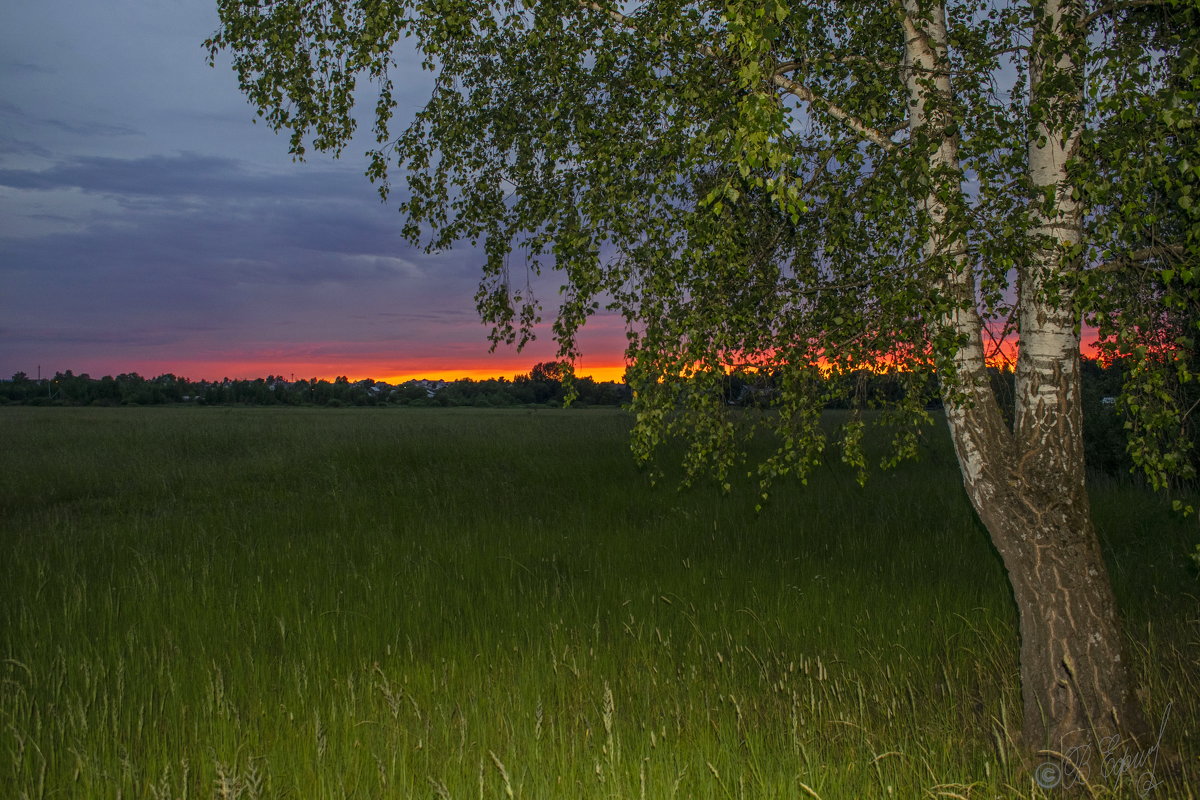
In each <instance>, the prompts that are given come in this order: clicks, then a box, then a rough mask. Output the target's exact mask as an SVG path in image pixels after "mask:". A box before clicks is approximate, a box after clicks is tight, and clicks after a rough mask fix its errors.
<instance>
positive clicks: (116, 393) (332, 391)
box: [0, 359, 1194, 476]
mask: <svg viewBox="0 0 1200 800" xmlns="http://www.w3.org/2000/svg"><path fill="white" fill-rule="evenodd" d="M565 377H566V375H565V372H564V370H563V368H562V367H560V366H559V365H558V364H555V363H553V362H543V363H539V364H536V365H535V366H534V367H533V368H532V369H531V370H530V372H529V373H526V374H524V375H516V376H514V377H512V378H502V377H501V378H491V379H486V380H473V379H470V378H462V379H459V380H454V381H446V380H440V379H420V380H409V381H404V382H402V383H397V384H390V383H387V382H385V381H376V380H372V379H370V378H366V379H363V380H358V381H351V380H349V379H348V378H346V377H339V378H336V379H334V380H333V381H328V380H318V379H316V378H310V379H301V380H289V379H287V378H284V377H283V376H277V375H268V376H267V377H265V378H256V379H239V380H231V379H229V378H224V379H222V380H219V381H207V380H199V381H192V380H189V379H187V378H182V377H178V376H176V375H173V374H171V373H167V374H163V375H159V376H156V377H153V378H147V377H143V376H141V375H138V374H137V373H133V372H131V373H122V374H120V375H117V376H116V377H115V378H114V377H112V376H109V375H105V376H104V377H102V378H93V377H91V376H90V375H88V374H86V373H84V374H78V375H77V374H74V373H73V372H72V371H71V370H67V371H65V372H59V373H56V374H55V376H54V377H53V378H42V379H35V378H30V377H28V376H27V375H26V374H25V373H23V372H18V373H16V374H15V375H13V376H12V377H11V378H10V379H8V380H0V405H33V406H89V405H90V406H146V405H169V404H195V405H245V406H310V407H311V406H318V407H331V408H344V407H353V406H357V407H366V406H375V407H391V406H414V407H422V406H424V407H462V406H469V407H476V408H505V407H525V408H531V407H549V408H561V407H562V405H563V401H564V398H565V397H566V395H567V393H568V391H569V389H568V386H567V384H566V382H565V381H564V378H565ZM1125 378H1126V375H1125V369H1124V367H1123V365H1122V363H1121V362H1119V361H1117V362H1112V363H1109V364H1107V365H1106V364H1104V363H1102V362H1100V361H1097V360H1093V359H1084V360H1083V392H1084V404H1085V420H1086V431H1085V434H1086V448H1087V462H1088V466H1089V468H1090V469H1091V470H1092V471H1093V472H1095V473H1103V474H1107V475H1112V476H1119V475H1128V474H1129V473H1130V471H1131V468H1132V466H1133V463H1132V461H1131V459H1130V457H1129V455H1128V453H1127V452H1126V444H1127V437H1126V433H1125V423H1124V420H1123V418H1122V416H1121V415H1120V413H1119V412H1118V410H1117V405H1116V401H1115V398H1116V397H1117V395H1119V393H1120V389H1121V385H1122V382H1123V381H1124V380H1125ZM992 379H993V382H994V383H995V386H996V389H997V395H998V396H999V397H1000V398H1001V399H1002V400H1007V401H1008V402H1007V403H1006V405H1011V400H1012V397H1013V389H1012V372H1011V371H1005V370H1000V369H993V370H992ZM840 380H841V382H842V383H843V384H844V385H843V387H842V389H841V391H839V392H838V393H837V395H836V396H835V399H833V400H832V401H831V402H830V403H829V408H831V409H848V408H863V407H866V408H871V407H876V408H878V407H886V406H888V405H891V404H894V403H895V402H897V401H899V400H900V399H901V395H900V394H899V393H900V392H902V391H903V389H902V387H901V385H900V383H899V382H898V381H896V380H895V378H894V376H890V375H887V374H876V373H873V372H870V371H868V370H862V371H860V372H857V373H851V374H848V375H844V376H842V377H841V378H840ZM572 382H573V384H574V390H575V393H576V397H575V399H574V400H573V401H572V402H571V405H572V406H579V407H590V406H620V405H624V404H625V403H627V402H628V401H629V400H630V390H629V387H628V386H627V385H626V384H624V383H618V382H615V381H595V380H593V379H591V378H587V377H575V378H573V381H572ZM928 388H929V395H930V405H931V407H936V406H937V405H939V401H938V400H937V399H936V397H937V393H936V390H935V389H936V387H935V386H933V385H932V383H931V385H930V386H929V387H928ZM774 394H775V391H774V386H773V382H772V380H771V379H770V378H769V377H765V378H761V377H754V376H749V375H738V374H734V375H731V376H729V378H728V379H727V380H726V382H725V400H726V402H727V403H728V404H729V405H731V406H744V407H769V406H770V405H771V404H772V401H773V399H774ZM1190 438H1192V439H1194V432H1193V433H1192V435H1191V437H1190Z"/></svg>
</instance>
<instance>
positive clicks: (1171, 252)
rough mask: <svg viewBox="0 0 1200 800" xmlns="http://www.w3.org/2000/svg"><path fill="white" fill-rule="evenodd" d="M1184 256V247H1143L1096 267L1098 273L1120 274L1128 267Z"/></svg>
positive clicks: (1168, 245) (1166, 245)
mask: <svg viewBox="0 0 1200 800" xmlns="http://www.w3.org/2000/svg"><path fill="white" fill-rule="evenodd" d="M1182 256H1183V246H1182V245H1178V244H1159V245H1154V246H1153V247H1143V248H1142V249H1141V250H1134V251H1133V252H1132V253H1130V254H1129V255H1127V256H1122V257H1120V258H1114V259H1113V260H1112V261H1105V262H1103V263H1101V264H1097V265H1096V266H1095V267H1094V271H1096V272H1118V271H1119V270H1122V269H1125V268H1126V267H1134V266H1138V265H1139V264H1145V263H1146V262H1147V261H1152V260H1154V259H1156V258H1163V259H1178V258H1180V257H1182Z"/></svg>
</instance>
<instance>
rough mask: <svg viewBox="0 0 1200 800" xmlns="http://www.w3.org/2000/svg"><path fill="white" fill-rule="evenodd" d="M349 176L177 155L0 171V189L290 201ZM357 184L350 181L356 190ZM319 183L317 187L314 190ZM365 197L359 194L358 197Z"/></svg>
mask: <svg viewBox="0 0 1200 800" xmlns="http://www.w3.org/2000/svg"><path fill="white" fill-rule="evenodd" d="M349 177H350V176H347V175H345V174H344V173H342V172H329V173H326V174H324V175H320V177H318V178H316V179H315V180H314V178H313V173H309V174H308V175H305V174H304V173H303V170H302V168H299V167H298V168H297V170H296V171H295V172H293V173H292V174H289V175H287V176H278V175H267V174H255V173H254V172H253V171H252V170H251V168H250V167H249V166H248V165H246V164H243V163H242V162H239V161H237V160H236V159H232V158H225V157H222V156H214V155H203V154H199V153H180V154H178V155H173V156H163V155H153V156H145V157H142V158H109V157H99V156H79V157H75V158H68V159H64V160H62V161H60V163H58V164H56V165H54V166H52V167H49V168H47V169H41V170H31V169H4V170H0V186H8V187H10V188H14V189H36V190H43V191H47V190H55V189H80V190H82V191H85V192H94V193H99V194H113V195H129V196H134V197H136V196H141V195H148V196H156V197H184V196H200V197H210V198H225V199H230V200H233V199H237V200H247V199H250V198H255V197H259V198H261V197H270V196H277V197H285V196H286V197H294V196H295V195H296V192H297V191H304V190H305V189H308V190H310V191H313V192H319V191H325V192H327V191H329V190H331V189H334V190H336V191H338V192H339V193H342V192H345V191H347V190H348V189H349V188H350V180H349ZM363 183H365V181H363V180H357V181H355V184H356V185H357V186H358V189H360V190H361V189H362V184H363ZM318 184H319V185H318ZM363 194H365V193H363Z"/></svg>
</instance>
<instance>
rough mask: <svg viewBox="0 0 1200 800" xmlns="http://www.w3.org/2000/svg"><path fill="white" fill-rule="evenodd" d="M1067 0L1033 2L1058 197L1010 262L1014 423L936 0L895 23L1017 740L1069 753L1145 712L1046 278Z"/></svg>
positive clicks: (1074, 221) (1071, 237)
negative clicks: (1009, 600) (920, 149)
mask: <svg viewBox="0 0 1200 800" xmlns="http://www.w3.org/2000/svg"><path fill="white" fill-rule="evenodd" d="M1064 5H1068V6H1074V5H1075V4H1072V3H1071V2H1070V0H1048V1H1047V2H1045V3H1044V4H1043V7H1042V9H1041V13H1042V19H1041V20H1040V23H1039V27H1038V31H1037V34H1036V36H1035V40H1034V46H1033V48H1032V50H1031V65H1030V66H1031V74H1032V81H1033V87H1032V88H1033V90H1034V91H1033V98H1034V102H1035V103H1036V102H1038V101H1039V100H1053V101H1054V103H1053V105H1052V108H1053V110H1052V112H1051V113H1047V114H1046V115H1045V120H1044V121H1043V123H1042V125H1041V126H1040V129H1039V130H1038V131H1037V134H1036V135H1035V136H1034V139H1033V141H1031V142H1030V143H1029V173H1030V178H1031V180H1032V182H1033V185H1034V187H1035V190H1046V191H1048V192H1050V196H1052V197H1053V198H1054V201H1053V203H1050V204H1048V205H1047V208H1051V207H1052V210H1050V211H1049V212H1048V213H1037V214H1035V216H1034V218H1033V220H1032V223H1031V225H1032V231H1031V233H1032V234H1033V236H1034V238H1035V240H1036V241H1037V242H1038V246H1037V249H1036V253H1035V254H1034V257H1033V258H1032V259H1031V263H1030V264H1028V265H1027V266H1026V267H1025V268H1024V269H1023V271H1022V274H1021V275H1020V276H1019V292H1020V294H1019V304H1020V308H1019V318H1020V336H1021V338H1020V350H1019V354H1018V363H1017V397H1016V406H1017V408H1016V415H1015V420H1014V424H1013V427H1011V428H1010V427H1009V426H1008V425H1007V424H1006V422H1005V420H1004V418H1003V415H1002V414H1001V412H1000V410H999V407H998V406H997V404H996V400H995V397H994V395H993V393H992V391H991V389H990V384H989V381H988V376H987V371H986V364H985V361H984V349H983V340H982V320H981V319H980V317H979V314H978V312H977V311H976V310H975V309H976V306H975V282H974V275H973V273H972V271H971V269H970V265H969V263H968V262H967V259H966V255H965V252H966V241H965V239H964V238H963V235H962V234H961V233H956V231H957V230H961V229H962V228H961V227H960V226H958V225H956V224H955V220H954V214H955V209H954V207H953V206H952V205H951V204H950V203H949V202H948V198H960V199H961V198H962V197H963V194H962V191H963V190H962V173H961V169H960V166H959V162H958V155H957V142H956V140H955V139H954V138H953V135H952V134H951V133H949V132H950V131H952V130H953V127H952V125H950V124H949V123H950V122H951V121H952V117H953V102H954V96H953V89H952V86H951V81H950V76H949V70H948V69H947V68H946V65H948V64H949V61H948V59H947V50H946V48H947V31H946V16H945V7H944V5H943V4H942V3H925V2H920V0H904V11H905V14H904V25H905V34H906V35H905V41H906V45H905V67H906V69H905V78H906V83H907V86H908V90H909V94H910V100H911V102H910V109H911V112H910V113H911V118H910V130H911V131H912V133H913V135H914V136H918V137H921V136H923V137H928V138H929V140H930V152H931V156H930V168H931V174H932V175H933V176H934V181H933V184H932V186H933V188H932V189H931V190H930V193H929V195H928V196H927V197H926V199H925V201H924V210H925V212H926V213H927V215H928V226H929V231H930V233H929V236H928V239H927V241H926V244H925V255H926V257H927V258H940V259H943V263H946V264H947V267H946V272H945V277H944V283H943V290H944V291H945V292H946V293H947V294H949V295H950V297H952V298H953V299H954V300H955V302H956V308H955V310H954V311H953V312H952V313H951V314H949V315H948V316H947V318H946V319H944V320H943V323H944V324H947V325H949V326H951V328H952V329H953V331H954V332H955V333H957V334H959V335H960V337H961V338H962V340H963V341H964V342H965V344H963V345H962V346H961V347H960V348H959V349H958V351H957V353H956V354H955V358H954V363H953V369H954V376H953V377H954V381H953V383H954V384H956V385H955V386H953V387H951V385H950V382H944V384H943V396H944V400H945V406H946V416H947V421H948V423H949V426H950V432H951V436H952V439H953V442H954V448H955V453H956V455H957V457H958V462H959V466H960V469H961V472H962V477H963V483H964V485H965V487H966V490H967V494H968V496H969V497H970V499H971V503H972V505H973V506H974V508H975V511H976V513H977V514H978V515H979V518H980V520H981V521H982V522H983V524H984V526H985V527H986V528H987V530H988V533H989V535H990V536H991V539H992V542H993V543H994V545H995V547H996V549H997V551H998V552H999V553H1000V556H1001V558H1002V559H1003V562H1004V566H1005V568H1006V570H1007V572H1008V577H1009V582H1010V584H1011V586H1012V591H1013V597H1014V599H1015V600H1016V605H1017V609H1018V614H1019V624H1020V633H1021V689H1022V700H1023V706H1024V713H1023V719H1022V730H1021V734H1022V738H1023V740H1024V747H1025V749H1026V751H1027V752H1037V751H1040V750H1050V751H1055V752H1057V753H1060V754H1067V755H1069V754H1070V753H1075V754H1078V753H1080V752H1084V751H1081V750H1079V749H1078V748H1081V747H1087V746H1089V745H1099V743H1100V741H1102V740H1107V741H1108V742H1109V743H1111V742H1114V741H1115V742H1119V743H1122V744H1124V745H1125V746H1128V747H1134V746H1136V742H1137V741H1138V740H1140V739H1144V738H1145V737H1146V736H1147V734H1148V726H1147V725H1146V723H1145V719H1144V717H1143V715H1142V712H1141V709H1140V708H1139V706H1138V704H1137V701H1136V699H1135V697H1134V695H1133V693H1132V691H1131V689H1130V679H1129V668H1128V662H1127V660H1126V659H1125V657H1124V655H1123V652H1122V650H1123V640H1122V635H1121V631H1120V626H1119V623H1118V617H1117V612H1116V603H1115V601H1114V598H1113V594H1112V588H1111V583H1110V580H1109V577H1108V574H1107V570H1106V568H1105V565H1104V560H1103V558H1102V556H1101V552H1100V547H1099V542H1098V540H1097V537H1096V532H1095V529H1094V528H1093V526H1092V520H1091V513H1090V507H1089V502H1088V497H1087V491H1086V484H1085V472H1084V462H1083V424H1082V419H1083V417H1082V405H1081V398H1080V390H1079V373H1080V368H1079V334H1078V332H1077V327H1078V320H1077V319H1076V317H1075V314H1074V311H1073V305H1072V297H1071V295H1070V292H1069V290H1067V289H1066V288H1065V287H1063V288H1062V290H1061V291H1058V292H1057V294H1055V293H1054V292H1051V291H1048V284H1050V283H1052V281H1053V279H1054V278H1056V277H1061V275H1062V274H1063V271H1064V270H1065V269H1069V267H1070V260H1069V259H1070V257H1071V255H1072V247H1073V245H1075V244H1077V243H1078V242H1079V239H1080V235H1081V228H1082V226H1081V209H1080V207H1079V204H1078V203H1077V202H1075V201H1074V200H1073V199H1072V193H1071V186H1070V184H1069V181H1068V176H1067V172H1066V162H1067V159H1068V157H1069V155H1070V152H1071V148H1072V146H1073V145H1074V143H1075V142H1076V140H1077V139H1078V134H1079V125H1080V122H1079V119H1080V117H1079V108H1080V102H1079V96H1077V95H1071V94H1070V92H1068V94H1067V96H1066V97H1064V96H1063V93H1062V88H1061V87H1062V83H1061V82H1060V81H1058V82H1055V84H1054V86H1055V88H1054V92H1055V96H1054V97H1053V98H1048V97H1045V94H1046V93H1045V92H1042V91H1041V90H1042V87H1046V86H1049V85H1050V83H1051V82H1050V81H1048V78H1060V77H1061V76H1062V74H1063V72H1067V73H1069V74H1072V75H1073V74H1074V72H1075V70H1077V69H1078V68H1079V67H1078V64H1077V63H1076V62H1075V61H1074V60H1073V59H1072V55H1071V48H1070V47H1069V46H1065V45H1064V42H1066V43H1068V44H1069V41H1070V38H1071V37H1070V36H1068V35H1067V34H1068V32H1069V31H1070V29H1069V27H1068V26H1069V25H1070V22H1071V19H1070V17H1071V14H1072V12H1073V11H1076V12H1077V9H1074V8H1070V7H1069V8H1065V9H1064V8H1063V7H1062V6H1064ZM1049 53H1053V56H1048V55H1047V54H1049ZM1048 58H1049V59H1050V60H1049V61H1048ZM935 144H936V146H935ZM1050 288H1053V287H1050ZM1114 736H1116V737H1119V738H1118V739H1115V740H1114V739H1111V738H1110V737H1114Z"/></svg>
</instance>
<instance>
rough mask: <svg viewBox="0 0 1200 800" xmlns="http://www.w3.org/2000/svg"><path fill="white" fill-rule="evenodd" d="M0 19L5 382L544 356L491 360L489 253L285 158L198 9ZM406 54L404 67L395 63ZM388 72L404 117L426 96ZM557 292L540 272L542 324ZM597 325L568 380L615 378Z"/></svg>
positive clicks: (415, 83) (106, 8) (60, 5)
mask: <svg viewBox="0 0 1200 800" xmlns="http://www.w3.org/2000/svg"><path fill="white" fill-rule="evenodd" d="M0 19H2V20H3V24H2V25H0V52H2V53H3V56H0V97H3V101H0V130H2V133H0V378H8V377H9V376H11V375H13V374H15V373H17V372H24V373H25V374H28V375H31V376H36V375H37V373H38V371H39V369H40V371H41V374H42V375H43V376H47V377H49V376H53V375H54V374H55V373H56V372H64V371H66V370H68V369H69V370H73V371H74V372H75V373H76V374H80V373H87V374H90V375H92V376H94V377H100V376H102V375H117V374H120V373H132V372H136V373H139V374H142V375H146V376H153V375H158V374H163V373H171V374H175V375H179V376H182V377H188V378H191V379H193V380H219V379H221V378H224V377H230V378H257V377H265V376H267V375H270V374H276V375H285V376H289V375H293V374H294V375H295V376H296V377H297V378H301V377H303V378H311V377H317V378H328V379H331V380H332V379H333V378H334V377H335V376H339V375H346V376H348V377H351V378H354V379H361V378H374V379H376V380H389V381H397V380H403V379H407V378H411V377H416V378H446V379H453V378H459V377H472V378H480V377H512V376H513V375H516V374H522V373H526V372H528V371H529V368H530V367H531V366H532V365H533V364H534V363H536V362H538V361H545V360H550V359H552V358H553V357H554V356H555V346H554V343H553V342H552V341H551V340H550V337H549V326H548V325H545V326H543V328H542V331H543V332H544V335H543V336H542V337H541V338H539V339H538V340H537V341H536V342H534V343H533V344H532V345H530V347H529V348H527V350H526V351H525V352H522V353H517V352H516V350H515V348H511V347H503V346H502V347H500V348H498V349H497V351H496V352H495V353H489V352H488V347H489V343H488V341H487V332H488V329H487V327H485V326H484V325H483V324H482V323H481V322H480V321H479V318H478V315H477V314H476V312H475V301H474V294H475V290H476V288H477V284H478V279H479V274H480V265H481V263H482V255H481V254H480V253H479V252H478V251H476V250H473V249H472V248H471V247H470V246H469V245H468V244H460V245H458V246H456V247H455V248H453V249H451V250H449V251H447V252H443V253H433V254H429V253H425V252H423V251H422V250H421V249H419V248H414V247H413V246H412V245H411V244H409V243H406V242H405V241H404V239H403V238H402V236H401V235H400V234H401V231H400V228H401V224H402V222H403V219H402V218H401V216H400V215H399V214H398V213H397V212H396V204H397V202H398V198H397V197H396V196H394V197H393V199H392V200H391V201H390V202H389V203H387V204H382V203H381V202H380V200H379V197H378V195H377V194H376V192H375V189H374V187H372V186H371V184H370V182H369V181H367V179H366V178H365V177H364V176H363V171H364V169H365V167H366V161H365V159H364V157H363V152H364V151H365V150H366V149H367V148H368V147H369V146H370V144H371V138H370V136H369V134H368V135H364V136H360V137H359V138H358V139H357V140H356V141H355V143H354V144H352V145H351V146H350V147H348V148H347V150H346V152H345V153H344V155H343V156H342V158H341V159H338V160H334V159H331V158H329V157H327V156H324V155H321V154H315V155H313V156H312V158H311V159H310V160H309V161H307V162H305V163H295V162H293V161H292V160H291V159H290V158H289V157H288V155H287V152H286V151H287V146H286V145H287V142H286V137H282V136H277V135H275V134H273V133H272V132H271V131H270V130H268V129H267V128H266V127H265V126H263V125H254V124H252V122H253V120H254V119H255V114H254V111H253V109H252V108H251V107H250V106H248V105H247V104H246V102H245V100H244V99H243V98H242V97H241V96H240V95H239V93H238V91H237V86H236V81H235V80H234V77H233V75H232V74H231V73H230V70H229V68H228V64H227V62H221V63H218V64H217V66H216V68H210V67H209V66H208V64H207V63H206V58H205V55H206V54H205V52H204V50H203V48H202V47H201V43H202V42H203V40H204V38H205V37H206V36H208V35H209V34H211V32H212V31H213V30H214V29H215V28H216V27H217V22H218V20H217V15H216V6H215V4H214V3H213V2H208V0H189V2H180V3H165V4H164V3H150V4H146V3H136V2H132V1H131V0H122V1H121V2H111V3H110V2H105V3H94V2H83V1H82V0H76V1H75V2H66V0H62V1H59V2H46V3H17V4H9V5H8V6H7V7H6V8H5V9H4V11H3V12H2V16H0ZM402 57H404V56H402ZM407 58H408V59H409V60H408V62H407V63H408V64H409V65H411V66H412V69H410V70H406V71H405V72H404V73H403V74H402V75H400V76H398V80H399V83H398V85H397V93H398V97H399V99H400V101H401V107H400V109H399V112H398V113H399V114H400V115H401V116H403V115H405V114H411V113H412V111H413V110H414V109H416V108H418V107H419V106H420V104H421V103H423V102H424V99H425V96H426V95H427V94H428V92H429V90H430V87H431V86H432V78H431V76H430V74H429V73H428V72H425V71H422V70H421V69H420V68H419V67H418V66H417V61H416V56H415V55H411V54H410V55H409V56H407ZM558 284H559V280H557V279H556V278H555V277H554V276H546V277H544V278H541V279H537V280H535V281H534V285H535V287H536V288H537V291H538V294H539V297H540V298H541V300H542V301H543V304H544V306H545V309H546V311H545V313H544V314H543V316H545V317H546V318H547V319H549V318H551V317H552V315H553V313H554V311H555V309H556V307H557V303H558V302H559V297H558V294H557V290H558ZM624 348H625V338H624V328H623V323H622V322H621V320H620V318H619V317H599V318H597V319H596V320H594V323H593V324H591V325H589V326H588V330H587V331H586V333H585V336H584V337H583V358H582V360H581V361H580V363H579V365H578V367H579V369H578V371H579V374H580V375H591V376H593V377H596V378H597V379H601V380H620V379H621V375H622V374H623V371H624V362H623V354H624Z"/></svg>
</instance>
